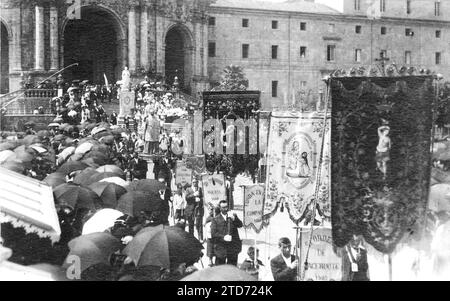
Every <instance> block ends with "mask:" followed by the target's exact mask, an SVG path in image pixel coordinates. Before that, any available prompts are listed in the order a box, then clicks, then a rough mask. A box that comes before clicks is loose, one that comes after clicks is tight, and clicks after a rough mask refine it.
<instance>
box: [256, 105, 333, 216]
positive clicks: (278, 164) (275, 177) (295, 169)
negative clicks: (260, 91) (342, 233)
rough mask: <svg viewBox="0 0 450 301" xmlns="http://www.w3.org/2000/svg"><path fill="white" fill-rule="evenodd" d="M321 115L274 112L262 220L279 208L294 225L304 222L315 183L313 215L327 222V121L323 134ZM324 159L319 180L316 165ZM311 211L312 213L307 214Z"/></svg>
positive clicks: (328, 204)
mask: <svg viewBox="0 0 450 301" xmlns="http://www.w3.org/2000/svg"><path fill="white" fill-rule="evenodd" d="M324 121H325V119H324V116H323V114H321V115H318V114H316V113H310V114H308V115H306V114H302V115H299V113H290V112H283V113H281V112H274V113H273V115H272V117H271V119H270V131H269V146H268V158H267V181H266V185H267V186H266V199H265V205H264V214H265V218H267V219H268V218H270V217H271V216H272V215H273V214H274V213H275V212H276V211H277V209H278V207H280V206H285V207H286V208H287V210H288V212H289V216H290V219H291V220H292V221H293V222H294V223H295V224H299V223H300V222H305V220H307V219H308V218H310V215H311V214H312V210H310V209H312V208H311V205H313V204H314V198H315V192H316V184H317V180H319V181H320V187H319V191H318V195H317V196H318V200H317V205H316V206H317V207H318V209H319V210H316V213H319V212H320V214H321V215H322V216H321V218H322V219H324V220H327V219H328V220H329V219H330V217H331V204H330V197H329V184H330V181H329V179H330V166H329V163H330V158H329V137H330V136H329V134H330V130H329V126H330V122H329V118H327V123H326V124H327V126H326V129H325V137H323V133H324V124H325V122H324ZM322 143H324V147H323V156H322V166H321V168H320V176H319V177H317V171H318V168H317V167H318V165H319V160H320V155H321V149H322V147H321V146H322ZM310 211H311V212H310Z"/></svg>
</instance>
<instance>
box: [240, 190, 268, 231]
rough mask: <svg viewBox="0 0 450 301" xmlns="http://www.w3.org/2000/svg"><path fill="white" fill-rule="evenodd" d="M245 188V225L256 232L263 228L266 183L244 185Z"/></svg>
mask: <svg viewBox="0 0 450 301" xmlns="http://www.w3.org/2000/svg"><path fill="white" fill-rule="evenodd" d="M243 188H244V220H243V223H244V227H245V228H246V229H253V230H254V231H255V232H256V233H259V232H261V230H262V229H263V226H264V224H263V215H264V191H265V189H264V185H250V186H243Z"/></svg>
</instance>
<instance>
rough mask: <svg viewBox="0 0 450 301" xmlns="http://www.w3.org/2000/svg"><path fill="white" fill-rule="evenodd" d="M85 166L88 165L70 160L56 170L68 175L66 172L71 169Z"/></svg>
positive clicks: (68, 172) (79, 168)
mask: <svg viewBox="0 0 450 301" xmlns="http://www.w3.org/2000/svg"><path fill="white" fill-rule="evenodd" d="M86 167H88V166H87V165H86V164H85V163H83V162H80V161H70V162H66V163H64V164H63V165H61V167H60V168H59V169H58V170H57V171H58V172H61V173H63V174H66V175H68V174H70V173H71V172H73V171H76V170H83V169H85V168H86Z"/></svg>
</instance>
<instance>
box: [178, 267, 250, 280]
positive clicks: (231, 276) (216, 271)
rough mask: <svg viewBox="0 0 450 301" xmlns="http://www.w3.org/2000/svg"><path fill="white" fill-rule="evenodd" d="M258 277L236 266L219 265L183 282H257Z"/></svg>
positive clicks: (193, 274)
mask: <svg viewBox="0 0 450 301" xmlns="http://www.w3.org/2000/svg"><path fill="white" fill-rule="evenodd" d="M257 280H258V279H256V277H254V276H252V275H250V274H249V273H247V272H245V271H243V270H240V269H239V268H237V267H236V266H234V265H218V266H214V267H210V268H206V269H203V270H200V271H196V272H194V273H192V274H191V275H189V276H186V277H184V278H183V279H181V281H257Z"/></svg>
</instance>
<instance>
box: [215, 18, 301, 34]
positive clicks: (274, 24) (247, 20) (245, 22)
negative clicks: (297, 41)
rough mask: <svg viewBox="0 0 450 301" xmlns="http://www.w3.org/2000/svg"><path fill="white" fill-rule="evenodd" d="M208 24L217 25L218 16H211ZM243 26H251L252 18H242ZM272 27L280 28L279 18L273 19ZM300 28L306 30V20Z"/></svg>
mask: <svg viewBox="0 0 450 301" xmlns="http://www.w3.org/2000/svg"><path fill="white" fill-rule="evenodd" d="M208 25H209V26H216V17H209V19H208ZM242 27H244V28H248V27H250V20H249V19H242ZM272 29H278V21H277V20H272ZM300 30H302V31H305V30H306V22H300Z"/></svg>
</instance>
